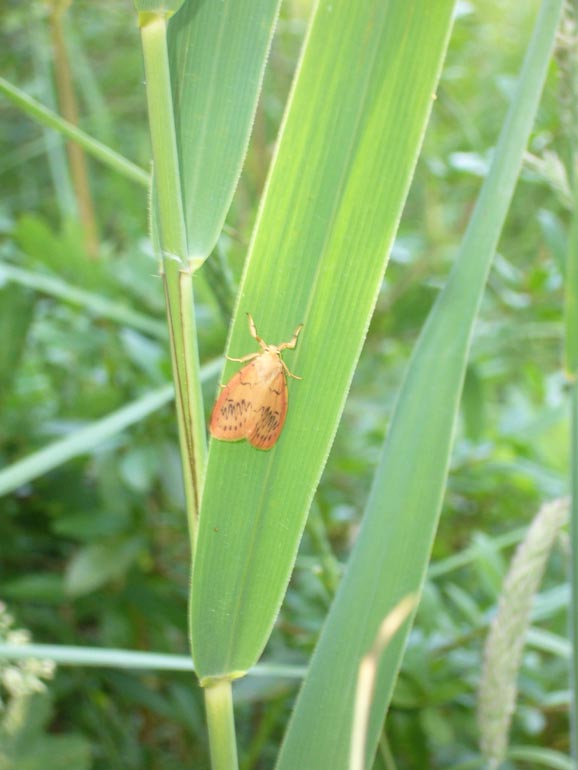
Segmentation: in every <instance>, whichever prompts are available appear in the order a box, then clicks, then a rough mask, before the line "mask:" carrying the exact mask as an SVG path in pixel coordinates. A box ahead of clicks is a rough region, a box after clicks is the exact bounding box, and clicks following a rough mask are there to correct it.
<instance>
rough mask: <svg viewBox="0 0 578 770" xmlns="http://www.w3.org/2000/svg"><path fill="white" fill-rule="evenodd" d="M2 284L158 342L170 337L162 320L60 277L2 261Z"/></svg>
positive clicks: (0, 276) (0, 268) (0, 279)
mask: <svg viewBox="0 0 578 770" xmlns="http://www.w3.org/2000/svg"><path fill="white" fill-rule="evenodd" d="M3 281H6V282H12V283H17V284H20V286H26V287H28V288H29V289H34V290H35V291H38V292H42V293H43V294H47V295H49V296H51V297H57V298H58V299H62V300H64V301H65V302H70V304H72V305H77V306H78V307H81V308H83V309H84V310H86V311H87V312H88V313H93V314H94V315H96V316H97V317H98V318H108V319H110V320H111V321H116V322H117V323H121V324H124V325H126V326H129V327H131V328H133V329H138V330H139V331H141V332H144V333H145V334H150V335H151V336H152V337H156V338H158V339H166V337H167V330H166V324H164V323H162V322H161V321H157V320H156V319H155V318H152V317H150V316H147V315H145V314H144V313H139V312H138V311H137V310H133V309H132V308H131V307H129V306H128V305H124V304H122V303H121V302H118V301H115V300H112V299H108V297H106V296H104V295H102V294H96V293H95V292H90V291H86V289H80V288H78V287H77V286H72V285H71V284H70V283H67V282H66V281H63V280H62V279H61V278H58V277H57V276H53V275H46V274H43V273H38V272H35V271H33V270H27V269H25V268H22V267H18V266H17V265H12V264H10V263H8V262H1V261H0V283H2V282H3Z"/></svg>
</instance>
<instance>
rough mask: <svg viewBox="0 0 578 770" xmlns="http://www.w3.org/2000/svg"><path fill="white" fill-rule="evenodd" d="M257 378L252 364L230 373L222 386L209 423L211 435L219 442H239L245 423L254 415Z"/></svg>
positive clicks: (242, 435)
mask: <svg viewBox="0 0 578 770" xmlns="http://www.w3.org/2000/svg"><path fill="white" fill-rule="evenodd" d="M258 392H259V380H258V376H257V372H256V369H255V363H254V362H252V363H250V364H247V365H246V366H244V367H243V368H242V369H239V371H238V372H237V374H234V375H233V376H232V377H231V379H230V380H229V382H228V383H227V384H226V385H225V387H224V388H223V389H222V391H221V393H220V394H219V397H218V398H217V401H216V403H215V406H214V407H213V412H212V414H211V421H210V423H209V430H210V432H211V435H212V436H214V437H215V438H218V439H221V440H222V441H240V440H241V439H243V438H245V437H246V435H247V423H248V422H249V423H250V422H251V421H252V420H253V417H254V409H255V403H254V402H255V396H256V394H258Z"/></svg>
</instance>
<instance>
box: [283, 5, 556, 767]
mask: <svg viewBox="0 0 578 770" xmlns="http://www.w3.org/2000/svg"><path fill="white" fill-rule="evenodd" d="M561 7H562V0H545V2H544V3H543V5H542V8H541V11H540V14H539V17H538V19H537V21H536V25H535V31H534V36H533V39H532V42H531V44H530V46H529V49H528V53H527V56H526V60H525V63H524V67H523V70H522V74H521V77H520V81H519V85H518V88H517V90H516V94H515V96H514V100H513V102H512V105H511V108H510V111H509V114H508V118H507V120H506V123H505V125H504V128H503V131H502V134H501V136H500V140H499V142H498V146H497V148H496V151H495V154H494V159H493V162H492V166H491V169H490V172H489V174H488V176H487V178H486V180H485V182H484V185H483V188H482V191H481V193H480V197H479V199H478V202H477V205H476V208H475V211H474V214H473V216H472V219H471V222H470V224H469V227H468V229H467V231H466V234H465V236H464V239H463V242H462V245H461V248H460V251H459V254H458V258H457V261H456V263H455V266H454V269H453V270H452V273H451V275H450V277H449V279H448V282H447V284H446V287H445V289H444V290H443V292H442V293H441V295H440V296H439V298H438V300H437V301H436V304H435V306H434V308H433V310H432V312H431V314H430V316H429V318H428V321H427V323H426V325H425V327H424V330H423V332H422V334H421V336H420V339H419V341H418V343H417V345H416V348H415V350H414V353H413V356H412V359H411V361H410V364H409V366H408V370H407V374H406V377H405V381H404V384H403V386H402V389H401V392H400V396H399V399H398V402H397V406H396V408H395V412H394V415H393V418H392V422H391V426H390V428H389V431H388V434H387V439H386V442H385V445H384V450H383V453H382V456H381V459H380V462H379V466H378V469H377V472H376V476H375V480H374V484H373V488H372V491H371V495H370V499H369V501H368V504H367V510H366V512H365V516H364V520H363V525H362V528H361V530H360V533H359V536H358V539H357V542H356V544H355V548H354V550H353V553H352V556H351V559H350V563H349V565H348V568H347V571H346V573H345V576H344V578H343V580H342V582H341V585H340V587H339V591H338V594H337V596H336V599H335V602H334V604H333V606H332V608H331V611H330V614H329V617H328V619H327V622H326V624H325V626H324V629H323V632H322V635H321V638H320V640H319V643H318V645H317V649H316V651H315V653H314V656H313V659H312V662H311V666H310V669H309V673H308V675H307V678H306V681H305V684H304V686H303V689H302V691H301V693H300V695H299V698H298V700H297V704H296V707H295V710H294V712H293V717H292V720H291V722H290V725H289V728H288V731H287V734H286V737H285V742H284V744H283V746H282V749H281V754H280V758H279V763H278V770H294V768H296V767H307V769H308V770H326V768H328V767H330V768H332V770H345V768H347V760H346V757H347V752H348V748H349V741H350V735H351V725H352V716H353V699H354V690H355V682H356V679H357V672H358V667H359V663H360V661H361V659H362V657H363V655H365V653H366V652H367V650H368V649H369V648H370V646H371V644H372V641H373V639H374V638H375V635H376V632H377V628H378V627H379V624H380V622H381V621H382V620H383V618H384V617H385V616H386V615H387V613H388V612H389V611H391V609H392V608H393V607H394V606H395V605H396V604H397V603H398V602H399V601H400V600H401V599H402V598H403V597H405V596H407V595H408V594H412V593H419V592H420V590H421V586H422V584H423V580H424V576H425V572H426V569H427V562H428V559H429V554H430V550H431V545H432V541H433V537H434V534H435V530H436V527H437V522H438V517H439V512H440V508H441V502H442V497H443V491H444V487H445V482H446V477H447V470H448V463H449V457H450V450H451V445H452V437H453V433H454V426H455V423H456V417H457V414H458V408H459V400H460V394H461V389H462V383H463V379H464V373H465V368H466V362H467V356H468V350H469V345H470V341H471V335H472V329H473V324H474V320H475V317H476V313H477V310H478V307H479V304H480V301H481V297H482V294H483V289H484V285H485V281H486V278H487V275H488V272H489V268H490V265H491V261H492V258H493V255H494V252H495V249H496V246H497V243H498V238H499V235H500V231H501V228H502V225H503V222H504V219H505V217H506V213H507V211H508V207H509V204H510V200H511V197H512V194H513V191H514V187H515V184H516V180H517V177H518V173H519V170H520V166H521V162H522V158H523V154H524V150H525V148H526V144H527V141H528V137H529V134H530V130H531V127H532V124H533V121H534V117H535V114H536V110H537V107H538V103H539V98H540V93H541V90H542V86H543V83H544V79H545V76H546V72H547V68H548V64H549V60H550V54H551V51H552V47H553V44H554V37H555V32H556V25H557V22H558V19H559V16H560V10H561ZM408 631H409V624H406V626H405V630H404V631H402V632H400V633H399V634H398V635H397V636H396V637H395V638H394V639H393V641H392V642H391V644H390V645H389V646H388V647H387V649H386V651H385V653H384V655H383V658H382V660H381V663H380V666H379V673H378V678H377V682H378V684H377V686H376V690H375V699H374V703H373V708H372V715H371V720H370V726H369V730H368V741H367V755H366V756H367V763H368V764H370V762H371V758H372V757H373V755H374V752H375V748H376V746H377V742H378V738H379V734H380V732H381V729H382V725H383V719H384V716H385V713H386V710H387V707H388V705H389V701H390V698H391V693H392V689H393V685H394V682H395V678H396V675H397V671H398V668H399V665H400V661H401V656H402V652H403V648H404V645H405V639H406V638H407V633H408Z"/></svg>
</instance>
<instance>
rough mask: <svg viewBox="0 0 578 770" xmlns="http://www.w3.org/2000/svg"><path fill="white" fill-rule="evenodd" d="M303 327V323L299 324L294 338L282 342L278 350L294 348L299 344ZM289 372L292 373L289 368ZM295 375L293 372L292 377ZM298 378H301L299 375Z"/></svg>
mask: <svg viewBox="0 0 578 770" xmlns="http://www.w3.org/2000/svg"><path fill="white" fill-rule="evenodd" d="M302 328H303V324H299V326H298V327H297V328H296V329H295V332H294V334H293V338H292V339H291V341H290V342H282V343H281V344H280V345H279V346H278V348H277V350H293V349H294V348H295V346H296V345H297V337H298V336H299V333H300V332H301V329H302ZM287 374H290V372H289V370H288V369H287ZM294 376H295V375H293V374H291V377H294ZM297 379H301V378H300V377H298V378H297Z"/></svg>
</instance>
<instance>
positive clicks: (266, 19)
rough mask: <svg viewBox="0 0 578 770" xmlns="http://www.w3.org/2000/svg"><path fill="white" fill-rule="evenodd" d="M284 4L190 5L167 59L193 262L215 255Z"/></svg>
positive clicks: (270, 0)
mask: <svg viewBox="0 0 578 770" xmlns="http://www.w3.org/2000/svg"><path fill="white" fill-rule="evenodd" d="M279 1H280V0H259V1H258V2H255V0H234V2H204V3H198V2H193V1H192V0H188V2H186V3H185V4H184V6H183V8H182V9H181V10H180V12H179V13H178V14H176V15H175V16H174V17H173V18H172V19H171V21H170V23H169V52H170V65H171V80H172V86H173V104H174V110H175V122H176V128H177V144H178V149H179V158H180V165H181V181H182V186H183V197H184V203H185V219H186V226H187V238H188V247H189V254H190V255H191V257H192V258H198V259H204V258H206V257H207V256H208V255H209V254H210V253H211V251H212V249H213V248H214V246H215V243H216V242H217V238H218V236H219V233H220V232H221V229H222V227H223V223H224V221H225V216H226V214H227V211H228V209H229V206H230V204H231V199H232V197H233V192H234V190H235V187H236V185H237V181H238V179H239V174H240V172H241V165H242V163H243V160H244V158H245V153H246V150H247V144H248V141H249V134H250V131H251V127H252V125H253V119H254V115H255V110H256V108H257V100H258V97H259V93H260V90H261V83H262V80H263V73H264V69H265V63H266V60H267V56H268V54H269V47H270V45H271V39H272V36H273V30H274V25H275V21H276V18H277V12H278V9H279Z"/></svg>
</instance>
